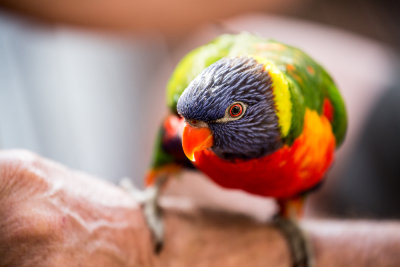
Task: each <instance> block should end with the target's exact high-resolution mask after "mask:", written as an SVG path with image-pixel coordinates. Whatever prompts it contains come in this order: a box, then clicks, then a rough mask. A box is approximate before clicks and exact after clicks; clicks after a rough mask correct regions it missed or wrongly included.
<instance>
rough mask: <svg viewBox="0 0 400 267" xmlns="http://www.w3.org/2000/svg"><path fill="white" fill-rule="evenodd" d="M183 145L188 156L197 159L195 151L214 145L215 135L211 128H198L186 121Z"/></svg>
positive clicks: (192, 159) (193, 159)
mask: <svg viewBox="0 0 400 267" xmlns="http://www.w3.org/2000/svg"><path fill="white" fill-rule="evenodd" d="M182 146H183V151H184V152H185V155H186V157H188V159H190V160H191V161H195V158H194V153H195V152H196V151H201V150H204V149H207V148H210V147H212V146H213V136H212V134H211V131H210V129H208V128H205V127H202V128H196V127H192V126H190V125H189V124H187V123H185V128H183V134H182Z"/></svg>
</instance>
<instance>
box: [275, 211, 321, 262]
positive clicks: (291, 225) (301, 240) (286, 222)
mask: <svg viewBox="0 0 400 267" xmlns="http://www.w3.org/2000/svg"><path fill="white" fill-rule="evenodd" d="M273 223H274V225H275V227H277V228H278V229H279V230H280V232H281V233H282V234H283V235H284V237H285V239H286V241H287V243H288V246H289V250H290V254H291V256H292V262H293V264H292V266H293V267H311V266H313V264H312V260H311V252H310V249H309V244H308V241H307V238H306V236H305V234H304V232H303V231H302V230H301V228H300V227H299V225H298V224H297V223H296V222H295V221H293V220H290V219H286V218H282V217H280V216H275V217H274V219H273Z"/></svg>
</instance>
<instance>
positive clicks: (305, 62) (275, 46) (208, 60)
mask: <svg viewBox="0 0 400 267" xmlns="http://www.w3.org/2000/svg"><path fill="white" fill-rule="evenodd" d="M241 55H248V56H260V57H263V58H266V59H268V60H269V61H272V62H274V64H275V65H276V66H277V67H278V68H279V69H280V70H281V71H282V72H283V73H284V74H285V76H286V79H287V81H288V84H289V89H290V93H291V101H292V114H293V116H292V123H291V128H290V132H289V134H288V136H287V137H286V139H285V141H286V143H288V144H291V143H292V142H293V140H294V139H295V138H296V137H297V136H299V135H300V134H301V132H302V129H303V120H304V112H305V109H306V108H309V109H312V110H316V111H317V112H318V113H319V114H321V113H322V111H323V103H324V100H325V99H328V100H329V101H330V103H331V104H332V107H333V111H334V113H333V121H332V129H333V132H334V135H335V137H336V144H337V146H339V145H340V144H341V143H342V141H343V139H344V136H345V133H346V128H347V115H346V109H345V105H344V102H343V99H342V97H341V95H340V93H339V91H338V89H337V87H336V85H335V83H334V82H333V80H332V78H331V77H330V75H329V74H328V73H327V72H326V71H325V69H324V68H323V67H321V66H320V65H319V64H318V63H317V62H315V61H314V60H313V59H312V58H311V57H309V56H308V55H307V54H306V53H304V52H303V51H301V50H300V49H297V48H295V47H291V46H288V45H285V44H282V43H279V42H276V41H273V40H266V39H263V38H260V37H257V36H254V35H251V34H249V33H241V34H238V35H222V36H220V37H218V38H216V39H215V40H213V41H211V42H210V43H208V44H206V45H203V46H201V47H199V48H196V49H195V50H193V51H191V52H190V53H189V54H188V55H186V56H185V57H184V58H183V59H182V60H181V62H180V63H179V64H178V66H177V67H176V69H175V71H174V72H173V74H172V76H171V79H170V81H169V83H168V86H167V103H168V107H169V108H170V110H171V112H173V113H176V105H177V102H178V99H179V97H180V95H181V94H182V92H183V90H185V88H186V87H187V86H188V85H189V83H190V82H191V81H192V80H193V79H194V78H195V77H196V76H197V75H198V74H200V72H201V71H202V70H203V69H205V68H206V67H208V66H210V65H211V64H213V63H214V62H216V61H218V60H219V59H221V58H223V57H229V56H241Z"/></svg>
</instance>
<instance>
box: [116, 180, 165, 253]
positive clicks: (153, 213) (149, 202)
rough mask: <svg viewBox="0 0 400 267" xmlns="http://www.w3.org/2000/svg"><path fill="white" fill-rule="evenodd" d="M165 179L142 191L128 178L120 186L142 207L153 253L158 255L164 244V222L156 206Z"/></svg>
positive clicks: (160, 211)
mask: <svg viewBox="0 0 400 267" xmlns="http://www.w3.org/2000/svg"><path fill="white" fill-rule="evenodd" d="M164 180H165V178H159V179H158V180H157V182H156V183H155V184H154V185H152V186H149V187H147V188H146V189H144V190H140V189H139V188H137V187H136V186H135V185H134V184H133V183H132V181H131V179H129V178H123V179H122V180H121V181H120V183H119V184H120V186H121V187H122V188H123V189H125V190H126V191H127V192H128V193H129V194H130V195H131V196H132V197H133V198H134V199H135V200H136V201H137V202H138V203H139V204H141V205H142V208H143V213H144V217H145V219H146V222H147V225H148V226H149V228H150V232H151V233H152V236H153V241H154V251H155V253H157V254H158V253H160V252H161V250H162V247H163V243H164V222H163V218H162V210H161V208H160V206H159V205H158V198H159V195H160V190H161V187H162V184H163V183H164V182H165V181H164Z"/></svg>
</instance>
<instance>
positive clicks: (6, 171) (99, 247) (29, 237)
mask: <svg viewBox="0 0 400 267" xmlns="http://www.w3.org/2000/svg"><path fill="white" fill-rule="evenodd" d="M0 203H1V206H0V214H1V219H0V255H1V257H0V266H127V265H129V266H134V265H136V264H137V265H146V264H148V263H149V262H150V260H151V256H152V254H151V251H150V243H149V242H150V240H149V236H148V235H149V234H148V231H147V227H146V225H145V223H144V220H143V217H142V215H141V211H140V209H139V208H138V206H137V205H136V204H135V203H134V202H133V201H132V200H131V199H130V198H129V197H128V196H127V195H126V194H123V192H121V191H120V190H119V189H118V188H116V187H113V186H110V185H109V184H106V183H103V182H102V181H100V180H97V179H94V178H93V177H90V176H88V175H86V174H83V173H79V172H74V171H71V170H68V169H66V168H65V167H63V166H61V165H58V164H56V163H54V162H51V161H48V160H45V159H42V158H40V157H38V156H36V155H33V154H31V153H28V152H21V151H13V152H1V153H0ZM139 244H140V246H139Z"/></svg>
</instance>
